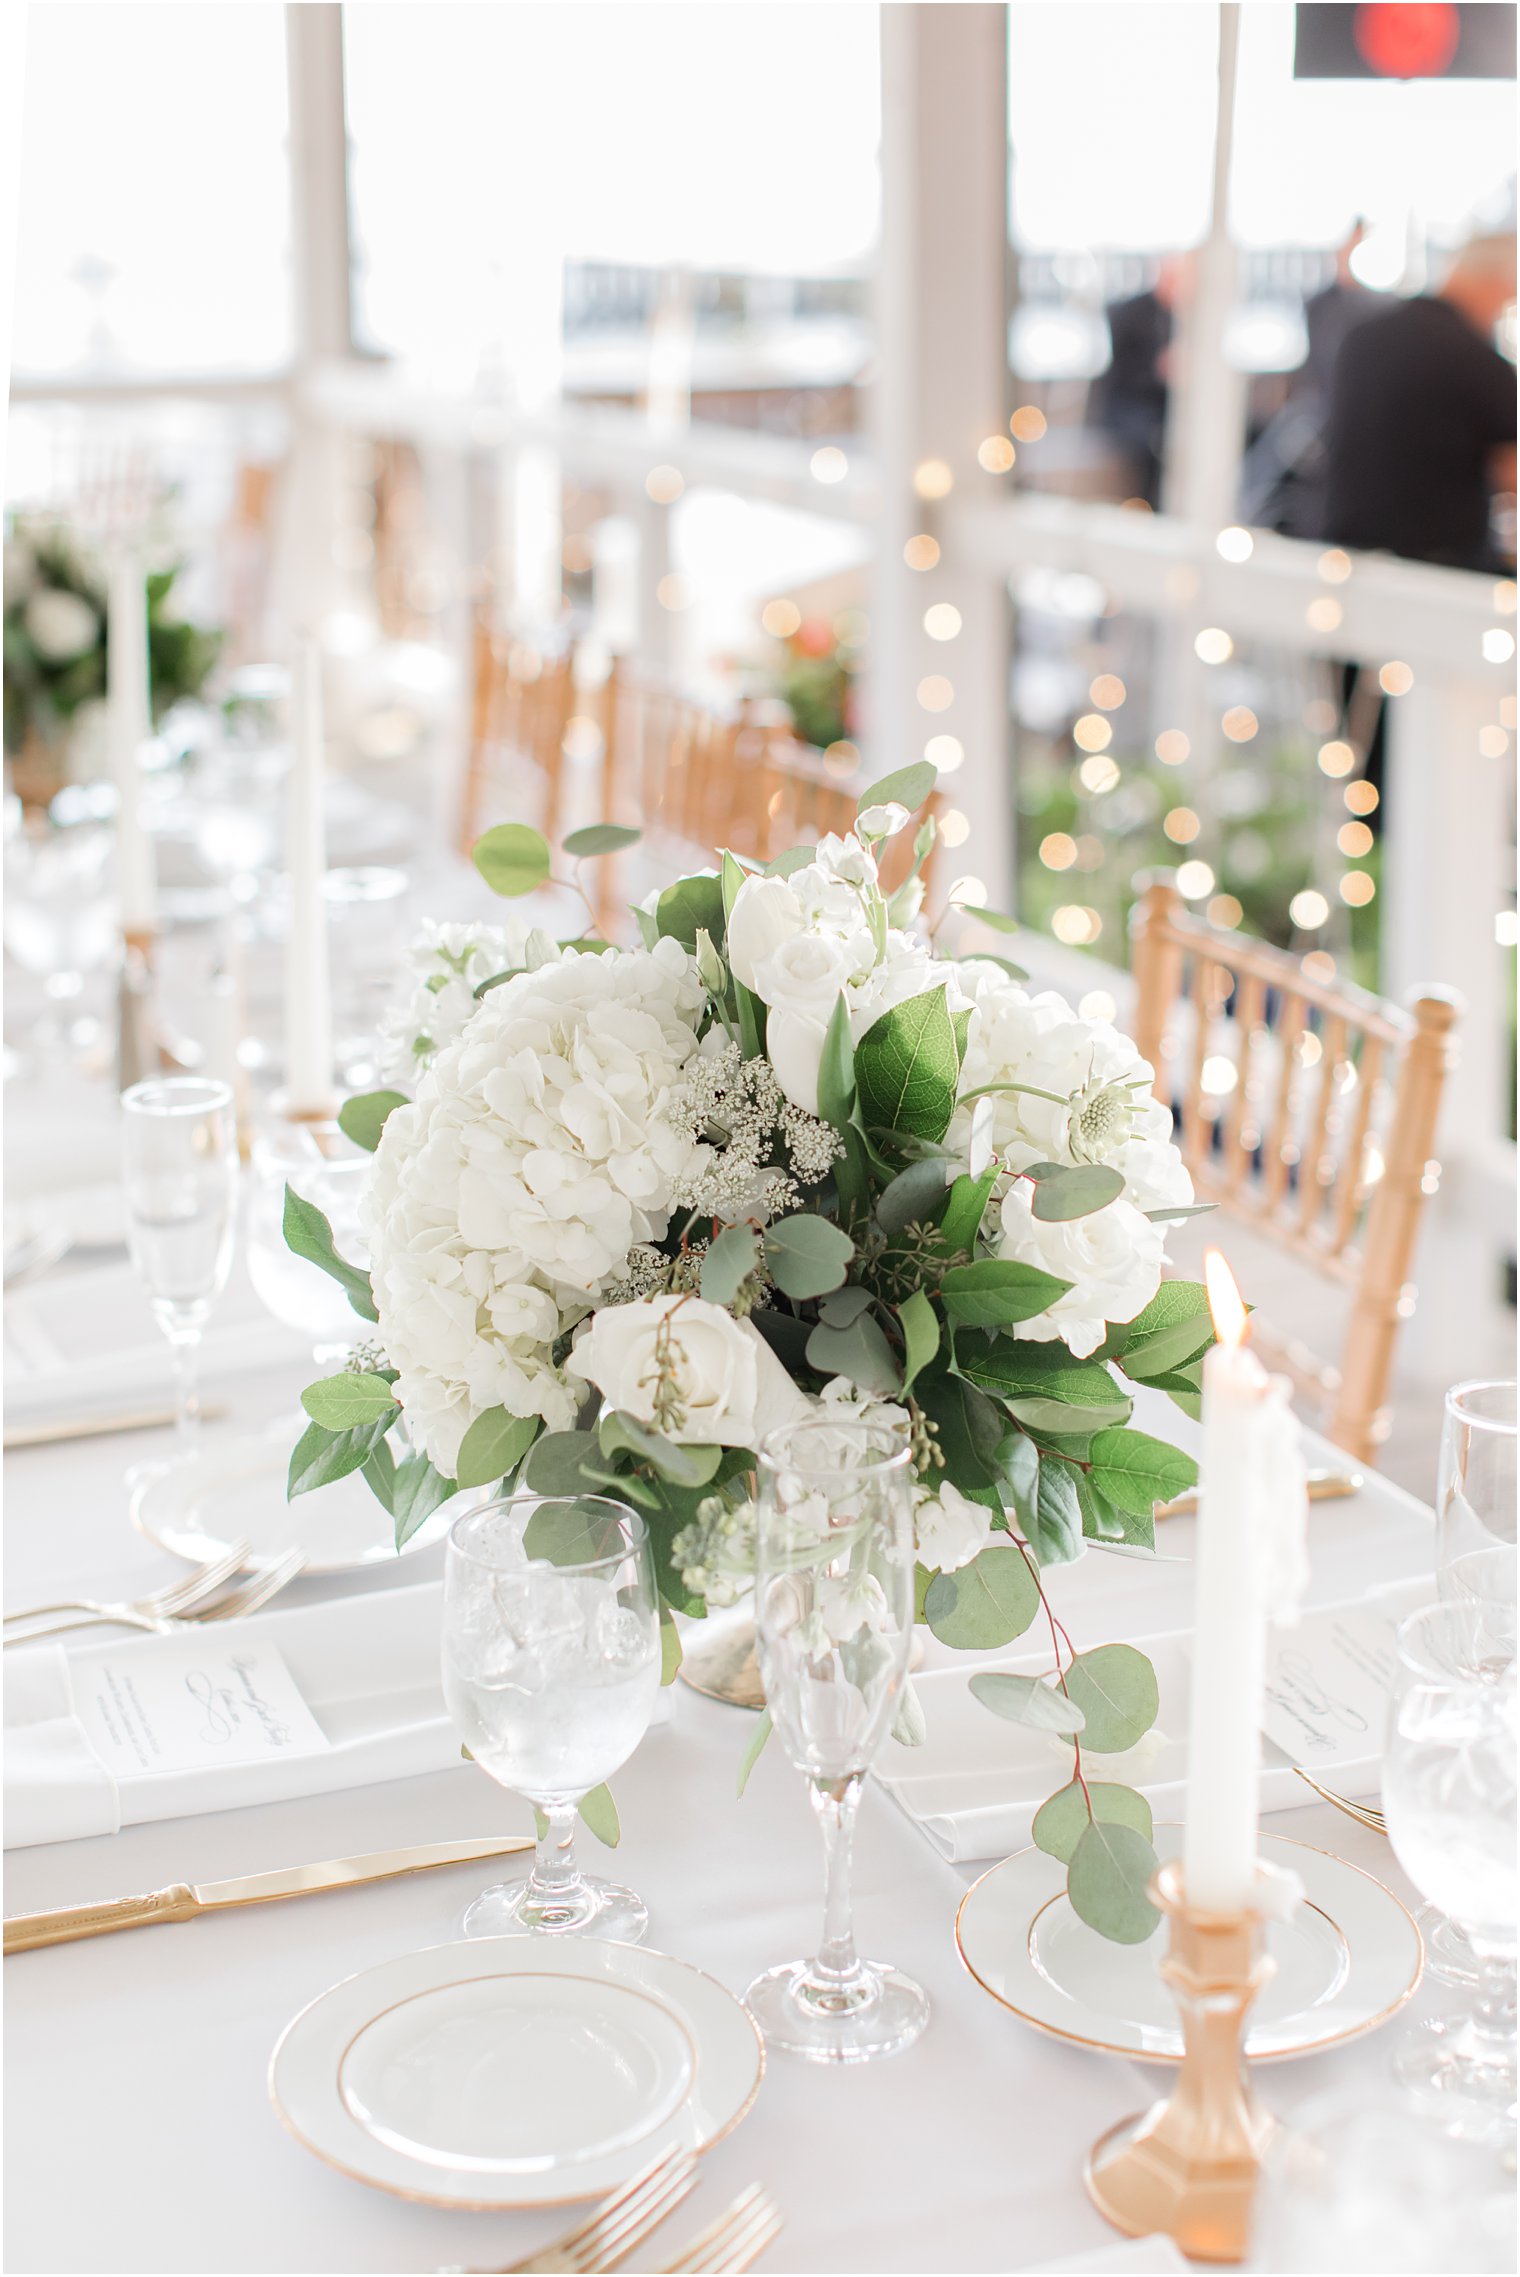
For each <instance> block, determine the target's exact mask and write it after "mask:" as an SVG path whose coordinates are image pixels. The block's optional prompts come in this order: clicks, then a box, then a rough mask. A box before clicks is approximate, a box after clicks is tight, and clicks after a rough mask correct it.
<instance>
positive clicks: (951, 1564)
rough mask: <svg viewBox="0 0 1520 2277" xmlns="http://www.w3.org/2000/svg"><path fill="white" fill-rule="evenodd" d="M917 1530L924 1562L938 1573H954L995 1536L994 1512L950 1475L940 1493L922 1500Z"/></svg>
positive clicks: (915, 1523) (967, 1563)
mask: <svg viewBox="0 0 1520 2277" xmlns="http://www.w3.org/2000/svg"><path fill="white" fill-rule="evenodd" d="M913 1530H914V1533H915V1534H916V1536H917V1539H918V1555H919V1559H920V1561H921V1563H922V1564H924V1565H928V1566H932V1567H933V1568H934V1570H935V1572H936V1573H954V1572H956V1571H957V1569H958V1568H959V1567H961V1566H963V1565H969V1564H970V1563H971V1560H972V1559H973V1558H974V1557H976V1556H977V1555H978V1554H979V1553H980V1552H981V1551H982V1550H984V1549H986V1547H987V1545H988V1543H989V1542H990V1541H991V1540H992V1512H991V1511H990V1510H988V1509H986V1508H985V1507H984V1506H983V1505H982V1504H981V1503H980V1502H973V1501H971V1500H970V1498H969V1497H968V1496H967V1495H964V1494H962V1493H961V1490H960V1488H959V1487H957V1486H952V1485H951V1484H950V1482H949V1480H948V1479H947V1480H946V1481H945V1483H944V1485H943V1486H942V1487H941V1488H940V1489H939V1492H938V1493H937V1494H934V1495H931V1496H930V1497H929V1498H928V1499H927V1500H926V1501H924V1502H921V1503H920V1504H919V1506H918V1508H917V1510H916V1511H915V1512H914V1515H913Z"/></svg>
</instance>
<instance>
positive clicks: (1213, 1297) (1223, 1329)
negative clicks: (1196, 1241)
mask: <svg viewBox="0 0 1520 2277" xmlns="http://www.w3.org/2000/svg"><path fill="white" fill-rule="evenodd" d="M1203 1279H1204V1286H1205V1287H1206V1288H1207V1290H1208V1292H1209V1311H1210V1312H1211V1313H1212V1315H1213V1318H1214V1334H1215V1335H1216V1336H1217V1337H1218V1339H1219V1341H1220V1343H1221V1344H1230V1345H1238V1344H1242V1343H1244V1341H1245V1333H1246V1308H1245V1306H1244V1305H1243V1304H1242V1303H1241V1301H1240V1291H1239V1289H1237V1288H1236V1286H1235V1276H1234V1274H1233V1273H1232V1272H1231V1271H1230V1268H1229V1266H1228V1265H1227V1264H1226V1263H1225V1261H1224V1259H1223V1258H1222V1257H1221V1256H1220V1254H1219V1251H1218V1250H1217V1249H1210V1250H1206V1251H1205V1253H1204V1259H1203Z"/></svg>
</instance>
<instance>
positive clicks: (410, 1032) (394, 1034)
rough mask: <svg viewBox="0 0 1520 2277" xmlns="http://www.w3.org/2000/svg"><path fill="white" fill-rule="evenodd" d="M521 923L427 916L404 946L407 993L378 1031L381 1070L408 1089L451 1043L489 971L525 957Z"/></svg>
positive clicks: (524, 933)
mask: <svg viewBox="0 0 1520 2277" xmlns="http://www.w3.org/2000/svg"><path fill="white" fill-rule="evenodd" d="M527 937H528V934H527V927H526V926H524V925H435V924H434V923H433V921H432V920H431V919H428V920H427V921H426V922H425V923H424V925H423V928H422V931H421V932H420V933H419V934H418V936H417V938H416V940H415V941H414V942H413V943H412V945H411V948H410V950H409V951H408V952H407V977H408V982H409V987H408V993H407V995H406V997H405V998H404V999H403V1001H402V1002H401V1003H399V1004H397V1005H395V1006H393V1008H392V1010H391V1011H390V1012H389V1013H388V1014H387V1016H386V1020H385V1025H384V1026H383V1028H382V1029H381V1031H380V1072H381V1075H382V1078H383V1080H384V1081H385V1082H387V1083H399V1084H403V1085H405V1086H406V1087H407V1088H408V1089H410V1087H411V1086H412V1085H413V1084H414V1083H415V1082H416V1081H417V1078H418V1077H419V1076H420V1075H421V1074H423V1073H424V1071H425V1070H426V1069H427V1068H428V1067H430V1066H431V1064H432V1062H433V1061H434V1060H435V1059H436V1058H437V1056H438V1054H439V1052H441V1051H442V1050H443V1048H444V1046H445V1045H446V1044H451V1043H452V1042H453V1041H454V1038H455V1037H456V1036H457V1035H458V1034H459V1031H460V1030H461V1028H462V1027H463V1026H464V1024H465V1022H466V1020H468V1019H469V1017H470V1015H471V1013H472V1012H473V1011H474V1010H475V1009H476V999H475V991H476V989H477V988H478V987H479V986H480V983H481V982H482V981H483V980H489V979H490V977H491V975H492V974H493V973H498V972H506V971H508V970H509V969H510V968H511V967H512V966H513V965H520V964H523V963H525V962H526V961H527V960H526V945H527Z"/></svg>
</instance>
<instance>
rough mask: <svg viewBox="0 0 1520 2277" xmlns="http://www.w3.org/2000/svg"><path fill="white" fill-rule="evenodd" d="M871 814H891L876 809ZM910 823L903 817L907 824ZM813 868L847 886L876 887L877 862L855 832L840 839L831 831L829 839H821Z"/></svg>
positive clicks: (814, 851) (879, 808)
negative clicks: (841, 881)
mask: <svg viewBox="0 0 1520 2277" xmlns="http://www.w3.org/2000/svg"><path fill="white" fill-rule="evenodd" d="M870 811H871V813H872V814H875V815H885V814H887V813H889V812H890V811H891V810H890V809H889V808H886V807H873V808H872V809H871V810H870ZM899 811H900V810H899ZM861 819H862V821H864V819H865V817H864V816H862V818H861ZM907 819H908V818H907V816H906V814H904V815H903V820H904V822H906V821H907ZM813 866H814V867H815V868H816V869H820V870H822V871H824V872H825V873H826V875H827V876H829V877H831V878H839V879H842V880H843V882H844V883H845V884H846V885H853V886H873V885H875V883H876V863H875V860H874V859H873V857H872V855H871V854H870V852H869V851H868V849H867V848H866V847H864V846H862V844H861V843H860V840H859V839H858V838H857V837H856V836H855V833H854V832H853V831H851V832H850V833H849V835H848V836H847V837H844V838H841V837H840V836H839V834H838V832H837V831H833V830H831V831H829V833H828V834H827V836H826V837H823V838H820V839H819V841H818V844H817V845H816V847H815V848H814V849H813Z"/></svg>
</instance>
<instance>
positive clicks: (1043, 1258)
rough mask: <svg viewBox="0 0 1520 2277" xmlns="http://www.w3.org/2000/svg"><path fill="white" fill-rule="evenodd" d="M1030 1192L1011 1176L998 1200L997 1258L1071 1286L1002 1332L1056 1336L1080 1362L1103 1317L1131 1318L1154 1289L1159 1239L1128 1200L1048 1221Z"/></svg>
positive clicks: (1096, 1340)
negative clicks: (1035, 1208) (1036, 1212)
mask: <svg viewBox="0 0 1520 2277" xmlns="http://www.w3.org/2000/svg"><path fill="white" fill-rule="evenodd" d="M1032 1199H1033V1189H1032V1187H1031V1186H1030V1184H1029V1181H1028V1180H1027V1179H1024V1178H1021V1179H1016V1180H1015V1182H1014V1183H1013V1185H1012V1186H1010V1187H1009V1189H1008V1192H1007V1193H1006V1194H1005V1195H1004V1197H1003V1207H1002V1225H1003V1235H1002V1239H1001V1241H1000V1242H999V1244H998V1252H997V1253H998V1255H999V1256H1000V1257H1008V1258H1012V1259H1014V1260H1016V1261H1017V1262H1018V1263H1019V1264H1022V1265H1038V1266H1039V1267H1040V1269H1041V1271H1042V1272H1046V1273H1056V1274H1059V1276H1060V1277H1061V1279H1062V1280H1063V1281H1070V1283H1071V1287H1070V1288H1069V1289H1067V1290H1065V1291H1064V1292H1063V1294H1062V1295H1060V1296H1059V1297H1057V1298H1056V1300H1055V1302H1054V1304H1052V1305H1050V1306H1048V1307H1047V1308H1046V1310H1045V1311H1044V1312H1042V1313H1038V1314H1036V1316H1035V1317H1034V1319H1033V1320H1023V1321H1020V1322H1018V1324H1017V1325H1016V1326H1015V1327H1013V1328H1011V1329H1009V1330H1008V1332H1007V1333H1008V1334H1009V1335H1010V1336H1027V1337H1032V1338H1034V1339H1035V1340H1036V1341H1038V1342H1042V1343H1050V1342H1052V1341H1060V1342H1062V1343H1064V1344H1065V1345H1066V1346H1067V1347H1068V1348H1069V1350H1070V1351H1071V1352H1072V1353H1073V1354H1074V1355H1075V1356H1076V1358H1077V1359H1079V1360H1084V1359H1086V1357H1087V1355H1088V1354H1089V1353H1090V1352H1095V1351H1096V1350H1097V1348H1098V1346H1099V1345H1100V1344H1101V1343H1102V1342H1103V1338H1104V1333H1105V1330H1106V1328H1107V1325H1108V1323H1109V1322H1110V1321H1126V1320H1133V1319H1134V1317H1135V1315H1136V1313H1138V1312H1143V1311H1144V1309H1145V1307H1146V1306H1147V1305H1148V1304H1149V1303H1150V1301H1151V1299H1152V1297H1153V1296H1154V1295H1155V1294H1156V1291H1157V1290H1158V1289H1159V1288H1160V1286H1161V1257H1162V1248H1163V1240H1162V1233H1161V1228H1160V1226H1157V1225H1152V1224H1151V1221H1150V1219H1149V1218H1147V1217H1144V1216H1142V1214H1141V1212H1140V1211H1139V1210H1137V1209H1136V1208H1135V1207H1134V1204H1133V1203H1131V1202H1127V1201H1124V1200H1122V1199H1121V1200H1119V1201H1116V1202H1110V1203H1109V1204H1108V1205H1107V1207H1106V1208H1104V1209H1101V1210H1093V1211H1092V1212H1091V1213H1090V1214H1089V1215H1088V1216H1087V1217H1085V1218H1069V1219H1067V1220H1065V1221H1064V1222H1063V1223H1059V1224H1047V1223H1046V1222H1045V1221H1044V1220H1043V1219H1041V1218H1037V1217H1036V1216H1035V1215H1034V1213H1033V1211H1032V1209H1031V1207H1030V1204H1031V1201H1032Z"/></svg>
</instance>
